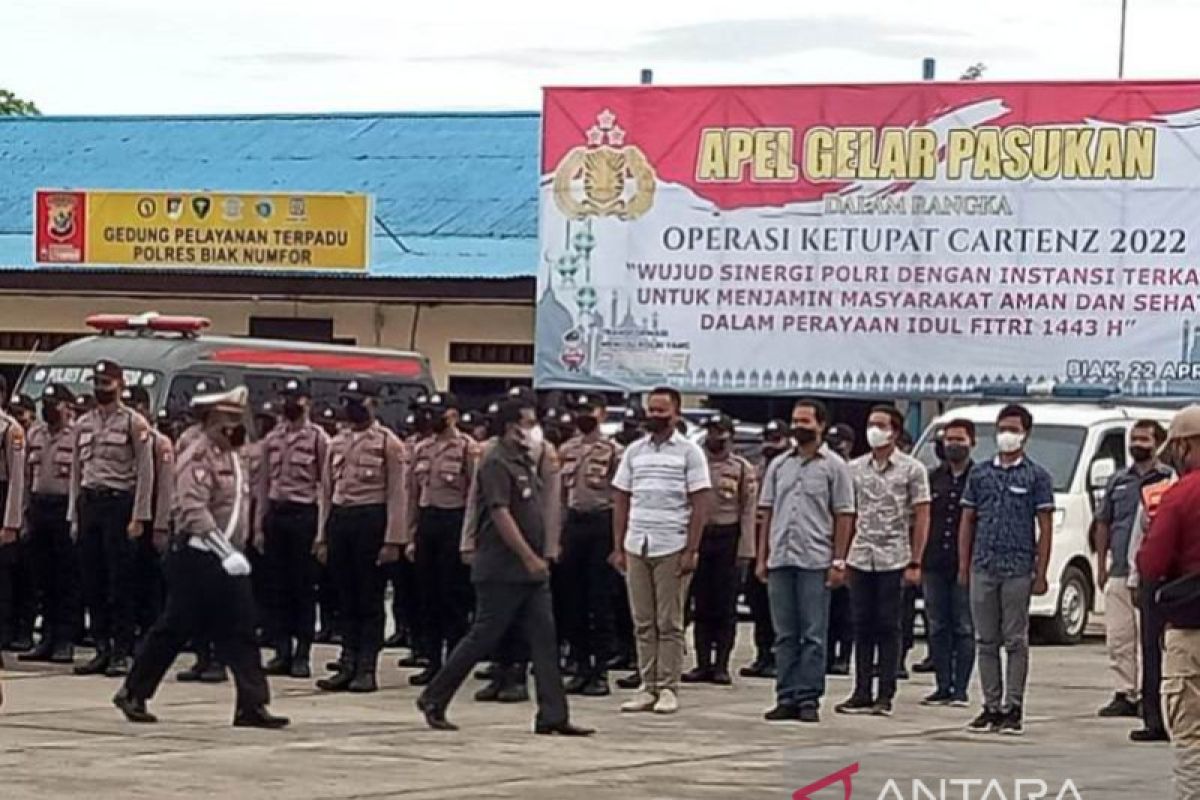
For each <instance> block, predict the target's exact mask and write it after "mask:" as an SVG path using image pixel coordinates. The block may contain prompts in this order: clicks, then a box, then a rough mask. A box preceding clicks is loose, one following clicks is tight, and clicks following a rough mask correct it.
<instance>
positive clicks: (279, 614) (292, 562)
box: [263, 502, 386, 653]
mask: <svg viewBox="0 0 1200 800" xmlns="http://www.w3.org/2000/svg"><path fill="white" fill-rule="evenodd" d="M385 524H386V523H385ZM263 538H264V542H265V547H264V550H265V552H264V555H265V561H266V564H265V566H266V573H267V576H268V580H267V587H268V592H269V594H270V597H271V601H270V608H271V610H272V612H273V613H274V619H273V620H272V621H271V623H270V630H271V633H272V634H273V635H274V636H275V638H276V641H277V642H278V643H279V645H278V646H280V647H281V648H282V649H283V650H284V651H285V652H289V653H290V652H291V650H292V640H293V639H295V640H296V643H297V644H298V645H299V646H301V647H302V648H305V647H307V646H308V645H309V644H311V643H312V638H313V632H314V629H315V627H316V624H317V621H316V617H317V574H316V560H315V559H314V558H313V554H312V549H313V542H314V541H315V540H316V538H317V506H316V505H315V504H301V503H274V502H273V503H271V505H270V507H269V508H268V509H267V516H266V519H265V520H264V521H263ZM378 553H379V551H378V548H376V556H378Z"/></svg>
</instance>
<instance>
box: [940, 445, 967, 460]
mask: <svg viewBox="0 0 1200 800" xmlns="http://www.w3.org/2000/svg"><path fill="white" fill-rule="evenodd" d="M970 457H971V448H970V447H968V446H967V445H965V444H946V443H944V442H943V443H942V459H943V460H944V461H948V462H950V463H951V464H962V463H963V462H964V461H966V460H967V459H968V458H970Z"/></svg>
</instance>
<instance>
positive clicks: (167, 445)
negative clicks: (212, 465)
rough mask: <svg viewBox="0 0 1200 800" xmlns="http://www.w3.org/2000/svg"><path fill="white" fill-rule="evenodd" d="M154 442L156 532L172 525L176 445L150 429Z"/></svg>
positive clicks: (159, 432)
mask: <svg viewBox="0 0 1200 800" xmlns="http://www.w3.org/2000/svg"><path fill="white" fill-rule="evenodd" d="M150 436H151V437H152V438H153V440H154V525H153V527H154V530H156V531H165V530H167V528H169V527H170V525H171V506H172V505H173V504H174V502H175V445H173V444H171V437H169V436H167V435H166V434H165V433H163V432H162V431H157V430H154V429H153V428H151V429H150Z"/></svg>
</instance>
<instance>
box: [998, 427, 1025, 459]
mask: <svg viewBox="0 0 1200 800" xmlns="http://www.w3.org/2000/svg"><path fill="white" fill-rule="evenodd" d="M1024 444H1025V436H1024V434H1020V433H1014V432H1013V431H1000V432H999V433H997V434H996V449H997V450H999V451H1000V452H1001V453H1004V454H1006V455H1007V454H1011V453H1015V452H1017V451H1018V450H1020V449H1021V448H1022V447H1023V446H1024Z"/></svg>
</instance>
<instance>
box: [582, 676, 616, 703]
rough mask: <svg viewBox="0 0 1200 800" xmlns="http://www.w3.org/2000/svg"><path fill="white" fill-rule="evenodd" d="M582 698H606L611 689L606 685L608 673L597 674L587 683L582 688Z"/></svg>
mask: <svg viewBox="0 0 1200 800" xmlns="http://www.w3.org/2000/svg"><path fill="white" fill-rule="evenodd" d="M582 694H583V696H584V697H608V696H609V695H610V694H612V688H611V687H610V686H609V685H608V673H607V672H597V673H596V674H594V675H593V676H592V677H591V680H589V681H588V682H587V686H584V687H583V692H582Z"/></svg>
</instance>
